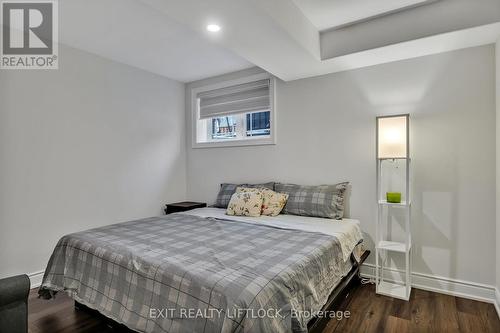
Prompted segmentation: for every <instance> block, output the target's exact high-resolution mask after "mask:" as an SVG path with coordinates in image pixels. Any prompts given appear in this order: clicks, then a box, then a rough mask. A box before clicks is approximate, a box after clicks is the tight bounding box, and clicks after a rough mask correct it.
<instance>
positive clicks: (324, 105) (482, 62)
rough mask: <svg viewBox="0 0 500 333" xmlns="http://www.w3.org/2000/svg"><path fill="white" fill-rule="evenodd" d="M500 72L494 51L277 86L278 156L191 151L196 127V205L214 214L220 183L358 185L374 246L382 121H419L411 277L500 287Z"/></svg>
mask: <svg viewBox="0 0 500 333" xmlns="http://www.w3.org/2000/svg"><path fill="white" fill-rule="evenodd" d="M494 66H495V62H494V48H493V47H492V46H485V47H478V48H472V49H466V50H461V51H455V52H450V53H445V54H440V55H435V56H428V57H423V58H418V59H412V60H406V61H400V62H395V63H390V64H384V65H379V66H374V67H370V68H365V69H360V70H355V71H349V72H343V73H337V74H331V75H326V76H321V77H316V78H310V79H303V80H297V81H292V82H288V83H284V82H279V83H278V85H277V96H276V99H277V117H278V123H277V125H278V132H277V138H278V139H277V140H278V144H277V145H275V146H258V147H239V148H238V147H234V148H208V149H192V148H190V138H191V136H190V133H189V131H190V124H188V126H187V131H188V133H187V138H188V139H187V140H188V153H187V158H188V160H187V179H188V181H187V196H188V197H189V198H190V199H192V200H206V201H208V202H209V203H211V202H213V201H214V199H215V197H216V194H217V190H218V184H219V183H221V182H247V181H248V182H261V181H269V180H276V181H281V182H296V183H300V184H320V183H335V182H339V181H344V180H349V181H350V182H351V183H352V193H351V195H350V209H349V211H350V215H351V216H352V217H354V218H358V219H360V220H361V222H362V227H363V229H364V231H365V232H366V233H367V235H366V237H367V243H368V244H369V245H370V246H372V239H373V238H374V235H375V215H376V207H375V204H374V197H375V176H376V172H375V165H376V163H375V116H377V115H385V114H395V113H410V114H411V122H412V125H411V131H412V138H411V139H412V147H411V149H412V151H413V154H412V155H413V156H412V157H413V159H414V175H413V180H414V186H413V198H414V199H413V226H414V227H413V232H414V245H415V246H414V250H415V255H414V259H415V260H414V265H413V270H414V271H415V272H419V273H425V274H432V275H438V276H442V277H445V278H453V279H461V280H465V281H472V282H477V283H484V284H489V285H493V284H495V267H494V265H492V263H493V262H495V181H494V179H495V91H494V80H495V75H494V74H495V73H494ZM254 71H255V70H254ZM247 73H248V71H247V72H243V73H236V74H233V75H232V76H231V77H234V76H238V75H244V74H247ZM221 79H224V77H222V78H215V79H211V80H205V81H201V82H196V83H193V84H190V85H188V86H187V87H186V89H187V92H189V91H190V89H191V88H192V87H194V86H199V85H203V84H207V83H210V82H214V81H218V80H219V81H220V80H221ZM186 102H187V114H188V119H189V115H190V105H189V100H187V101H186ZM373 257H374V256H371V258H370V260H371V261H373Z"/></svg>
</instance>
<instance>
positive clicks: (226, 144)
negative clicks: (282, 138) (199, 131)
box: [192, 138, 276, 148]
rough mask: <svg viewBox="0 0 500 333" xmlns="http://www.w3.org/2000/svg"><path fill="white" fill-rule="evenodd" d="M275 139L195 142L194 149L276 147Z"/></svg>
mask: <svg viewBox="0 0 500 333" xmlns="http://www.w3.org/2000/svg"><path fill="white" fill-rule="evenodd" d="M275 144H276V140H275V139H274V138H265V139H253V140H228V141H220V142H194V143H193V144H192V148H223V147H246V146H264V145H275Z"/></svg>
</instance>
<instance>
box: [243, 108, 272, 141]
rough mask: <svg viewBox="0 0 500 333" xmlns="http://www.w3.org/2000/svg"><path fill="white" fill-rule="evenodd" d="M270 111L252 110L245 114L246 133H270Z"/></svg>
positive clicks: (253, 134) (256, 134) (251, 134)
mask: <svg viewBox="0 0 500 333" xmlns="http://www.w3.org/2000/svg"><path fill="white" fill-rule="evenodd" d="M270 120H271V112H270V111H264V112H253V113H248V114H247V115H246V130H247V131H246V135H247V136H260V135H270V134H271V121H270Z"/></svg>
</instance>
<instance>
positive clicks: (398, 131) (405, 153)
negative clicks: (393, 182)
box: [375, 114, 412, 300]
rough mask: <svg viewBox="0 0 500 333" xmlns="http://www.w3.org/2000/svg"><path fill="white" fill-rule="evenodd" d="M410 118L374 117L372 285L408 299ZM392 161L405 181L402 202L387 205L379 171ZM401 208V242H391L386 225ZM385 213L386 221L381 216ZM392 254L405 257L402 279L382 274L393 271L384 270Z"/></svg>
mask: <svg viewBox="0 0 500 333" xmlns="http://www.w3.org/2000/svg"><path fill="white" fill-rule="evenodd" d="M409 122H410V117H409V115H407V114H405V115H397V116H384V117H377V207H378V216H377V228H376V241H375V255H376V258H375V283H376V291H377V293H378V294H382V295H386V296H390V297H395V298H399V299H403V300H409V299H410V294H411V247H412V246H411V228H410V221H411V200H410V161H411V160H410V135H409V134H410V129H409V128H410V126H409ZM391 162H397V163H399V162H404V164H405V170H404V171H405V173H404V180H402V181H401V182H400V183H401V184H400V186H401V187H403V185H404V189H401V192H400V193H401V194H402V195H404V197H403V198H402V200H401V202H399V203H392V202H388V201H387V200H386V197H385V194H386V193H385V192H384V191H383V190H382V188H383V186H382V184H385V182H384V179H383V177H387V176H388V175H387V172H385V173H384V172H382V169H383V167H384V165H386V164H387V163H391ZM392 209H403V210H405V211H404V214H402V215H404V223H403V228H404V241H394V240H393V239H391V237H390V235H389V232H387V229H388V228H387V227H386V225H387V224H388V221H387V220H388V219H389V218H390V215H389V211H390V210H392ZM384 211H385V212H387V219H386V218H385V217H384ZM391 253H393V254H394V253H399V254H400V255H404V258H405V259H404V260H405V270H404V276H403V277H401V278H400V276H396V277H394V276H393V275H389V274H385V273H388V272H393V270H387V268H389V267H387V266H386V262H387V261H388V258H389V256H390V254H391Z"/></svg>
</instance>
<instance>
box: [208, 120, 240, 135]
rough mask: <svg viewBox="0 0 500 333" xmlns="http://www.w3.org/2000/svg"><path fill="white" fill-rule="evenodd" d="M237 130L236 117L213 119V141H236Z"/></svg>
mask: <svg viewBox="0 0 500 333" xmlns="http://www.w3.org/2000/svg"><path fill="white" fill-rule="evenodd" d="M236 130H237V128H236V119H235V117H234V116H225V117H217V118H212V139H234V138H235V137H236Z"/></svg>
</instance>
